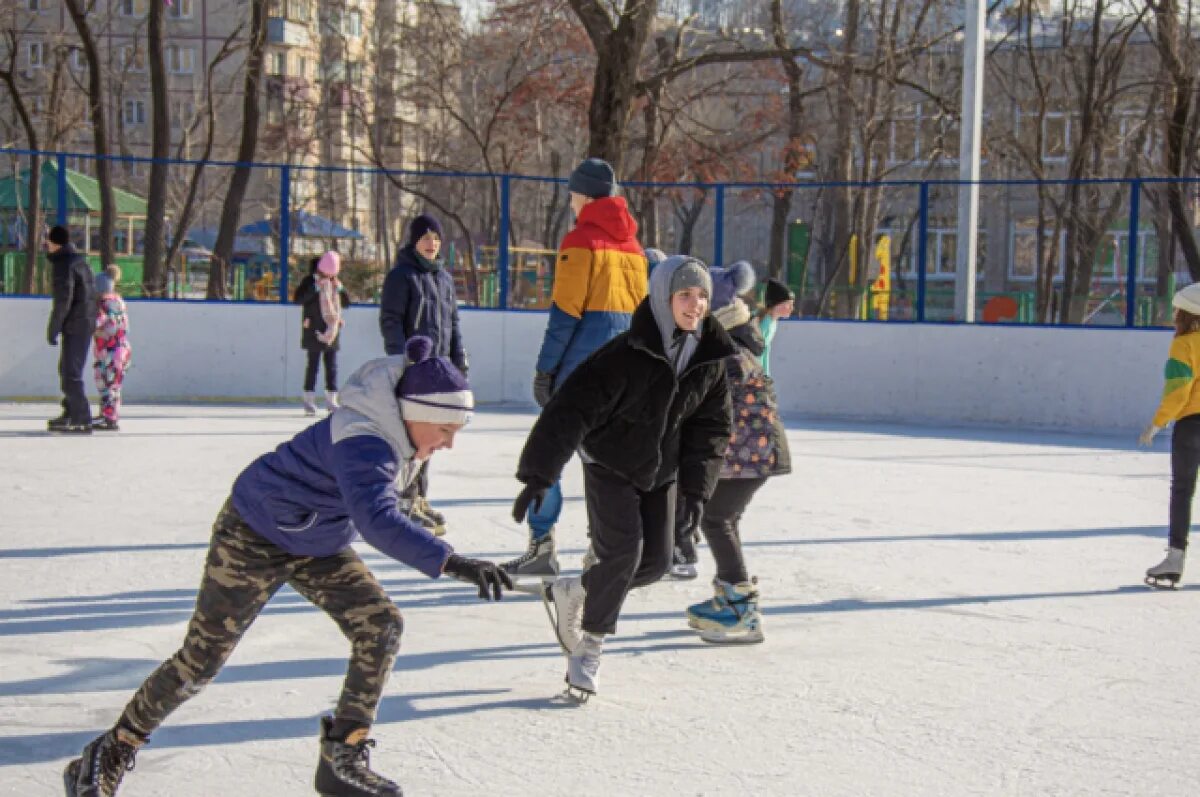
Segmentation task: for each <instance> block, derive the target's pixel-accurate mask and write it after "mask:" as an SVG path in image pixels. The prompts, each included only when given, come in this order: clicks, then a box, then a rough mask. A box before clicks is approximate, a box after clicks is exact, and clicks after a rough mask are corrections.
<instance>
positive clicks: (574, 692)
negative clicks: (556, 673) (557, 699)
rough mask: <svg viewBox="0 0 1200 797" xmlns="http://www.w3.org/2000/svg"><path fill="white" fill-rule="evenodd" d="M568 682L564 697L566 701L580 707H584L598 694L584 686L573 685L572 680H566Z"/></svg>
mask: <svg viewBox="0 0 1200 797" xmlns="http://www.w3.org/2000/svg"><path fill="white" fill-rule="evenodd" d="M563 680H564V681H566V682H567V688H566V689H565V690H564V691H563V693H562V697H563V699H564V700H567V701H570V702H572V703H574V704H576V705H578V706H582V705H584V704H585V703H587V702H588V700H590V699H591V698H592V696H593V695H595V694H596V692H595V691H594V690H592V689H588V688H586V687H583V686H579V685H577V684H573V683H571V679H570V678H569V677H568V678H564V679H563Z"/></svg>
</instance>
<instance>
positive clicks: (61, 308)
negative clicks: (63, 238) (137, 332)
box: [46, 244, 96, 339]
mask: <svg viewBox="0 0 1200 797" xmlns="http://www.w3.org/2000/svg"><path fill="white" fill-rule="evenodd" d="M47 259H49V261H50V266H51V268H52V269H53V272H54V304H53V305H52V306H51V308H50V323H49V324H48V325H47V328H46V338H47V339H53V338H57V337H58V336H59V335H87V336H88V337H91V335H92V334H93V333H94V332H95V331H96V275H95V274H93V273H92V268H91V266H89V265H88V262H87V258H85V257H84V256H83V255H81V254H79V253H78V252H76V251H75V249H74V248H73V247H72V246H71V245H70V244H67V245H66V246H64V247H62V248H61V249H59V250H58V251H57V252H55V253H54V254H52V255H48V256H47Z"/></svg>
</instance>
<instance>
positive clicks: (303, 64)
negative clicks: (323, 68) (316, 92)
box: [296, 55, 308, 80]
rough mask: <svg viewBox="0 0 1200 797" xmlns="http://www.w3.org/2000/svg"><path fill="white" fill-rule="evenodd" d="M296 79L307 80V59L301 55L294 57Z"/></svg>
mask: <svg viewBox="0 0 1200 797" xmlns="http://www.w3.org/2000/svg"><path fill="white" fill-rule="evenodd" d="M296 77H298V78H302V79H305V80H307V79H308V59H307V58H305V57H304V56H302V55H301V56H297V57H296Z"/></svg>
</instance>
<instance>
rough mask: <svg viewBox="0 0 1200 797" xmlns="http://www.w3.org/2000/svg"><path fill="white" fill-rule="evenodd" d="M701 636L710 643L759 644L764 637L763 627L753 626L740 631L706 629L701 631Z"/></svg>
mask: <svg viewBox="0 0 1200 797" xmlns="http://www.w3.org/2000/svg"><path fill="white" fill-rule="evenodd" d="M700 638H701V639H702V640H704V641H705V642H707V643H709V644H710V645H757V644H758V643H760V642H762V641H763V639H764V637H763V632H762V629H761V628H753V629H749V630H746V631H742V632H740V633H729V632H728V631H725V630H721V631H712V630H709V629H704V630H702V631H701V632H700Z"/></svg>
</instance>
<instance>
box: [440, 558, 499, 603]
mask: <svg viewBox="0 0 1200 797" xmlns="http://www.w3.org/2000/svg"><path fill="white" fill-rule="evenodd" d="M442 572H443V573H448V574H450V575H452V576H454V577H455V578H457V579H458V580H459V581H465V582H467V583H468V584H474V585H475V586H477V587H479V597H481V598H483V599H484V600H485V601H487V600H497V601H498V600H500V596H501V593H502V590H501V589H500V588H501V587H504V588H505V589H512V588H513V583H512V579H511V578H509V577H508V573H505V572H504V571H503V570H501V569H500V565H498V564H495V563H494V562H485V561H483V560H482V559H468V558H466V557H465V556H459V555H458V554H456V553H452V554H450V558H449V559H447V560H446V564H445V566H444V567H442Z"/></svg>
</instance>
